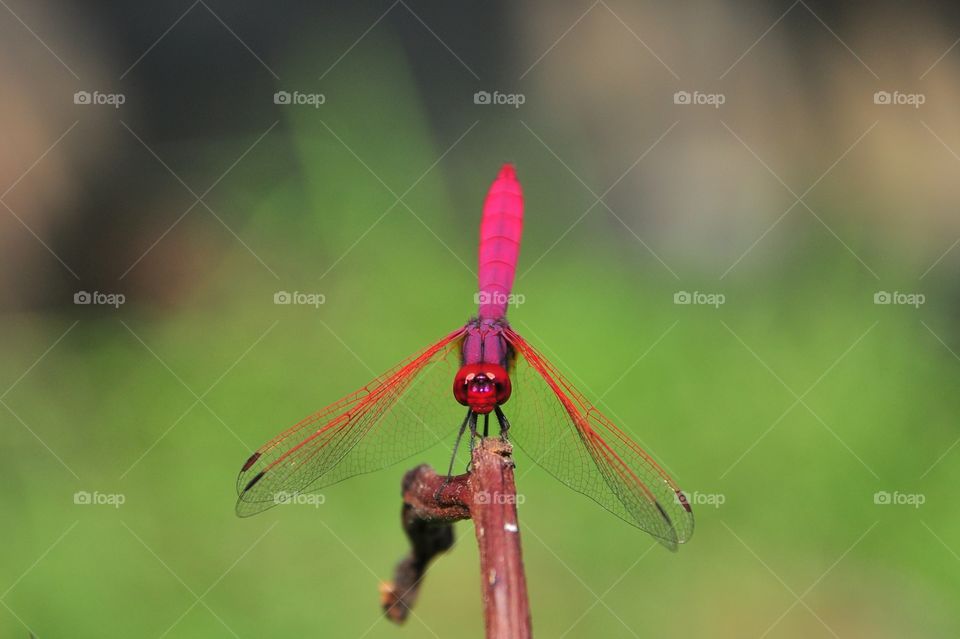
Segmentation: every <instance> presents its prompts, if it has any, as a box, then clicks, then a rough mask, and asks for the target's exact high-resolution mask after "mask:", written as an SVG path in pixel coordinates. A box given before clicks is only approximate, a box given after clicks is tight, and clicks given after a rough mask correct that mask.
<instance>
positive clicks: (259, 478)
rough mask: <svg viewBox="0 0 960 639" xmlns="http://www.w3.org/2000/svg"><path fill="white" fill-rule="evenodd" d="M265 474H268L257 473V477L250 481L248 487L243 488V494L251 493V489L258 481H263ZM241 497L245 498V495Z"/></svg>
mask: <svg viewBox="0 0 960 639" xmlns="http://www.w3.org/2000/svg"><path fill="white" fill-rule="evenodd" d="M265 472H266V471H263V470H261V471H260V472H259V473H257V474H256V475H254V476H253V479H251V480H250V481H248V482H247V485H246V486H244V487H243V492H244V493H246V492H247V491H249V490H250V489H251V488H253V486H254V485H255V484H256V483H257V482H258V481H260V480H261V479H263V474H264V473H265ZM241 497H243V495H241Z"/></svg>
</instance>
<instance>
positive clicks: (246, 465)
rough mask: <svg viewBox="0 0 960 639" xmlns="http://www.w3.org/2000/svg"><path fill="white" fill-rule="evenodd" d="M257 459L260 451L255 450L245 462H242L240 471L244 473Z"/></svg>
mask: <svg viewBox="0 0 960 639" xmlns="http://www.w3.org/2000/svg"><path fill="white" fill-rule="evenodd" d="M258 459H260V453H259V452H256V453H254V454H252V455H250V458H249V459H247V461H246V462H244V464H243V468H241V469H240V472H241V473H245V472H247V471H248V470H250V467H251V466H253V465H254V464H256V463H257V460H258Z"/></svg>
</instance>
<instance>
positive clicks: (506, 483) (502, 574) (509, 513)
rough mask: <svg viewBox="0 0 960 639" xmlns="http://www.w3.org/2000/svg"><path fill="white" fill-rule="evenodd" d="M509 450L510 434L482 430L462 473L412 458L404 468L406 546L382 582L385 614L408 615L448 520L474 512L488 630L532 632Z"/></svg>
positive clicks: (522, 637)
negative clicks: (442, 471)
mask: <svg viewBox="0 0 960 639" xmlns="http://www.w3.org/2000/svg"><path fill="white" fill-rule="evenodd" d="M512 452H513V451H512V449H511V447H510V444H509V443H508V442H505V441H503V440H501V439H499V438H485V439H481V440H480V442H479V444H478V445H477V446H476V447H475V448H474V450H473V455H472V461H471V466H470V467H471V472H470V473H468V474H466V475H459V476H457V477H453V478H451V479H450V481H449V482H446V483H444V477H442V476H439V475H437V474H436V473H435V472H434V471H433V469H431V468H430V467H429V466H418V467H417V468H414V469H413V470H411V471H409V472H408V473H407V474H406V475H405V476H404V478H403V515H402V517H403V529H404V531H405V532H406V533H407V537H408V538H409V539H410V547H411V550H410V554H409V555H408V556H407V557H405V558H404V559H403V560H401V561H400V563H399V564H398V565H397V568H396V573H395V577H394V581H393V582H392V583H388V584H383V585H381V588H380V594H381V605H382V607H383V610H384V612H385V613H386V614H387V617H388V618H389V619H390V620H391V621H394V622H397V623H402V622H403V621H404V620H405V619H406V618H407V615H408V613H409V611H410V609H411V608H412V607H413V605H414V603H415V602H416V598H417V593H418V591H419V587H420V584H421V582H422V581H423V577H424V574H425V573H426V569H427V565H428V564H429V563H430V561H431V560H432V559H433V558H434V557H435V556H437V555H438V554H440V553H442V552H444V551H446V550H449V549H450V547H451V546H452V545H453V523H454V522H456V521H459V520H461V519H473V522H474V529H475V531H476V535H477V543H478V545H479V548H480V575H481V585H482V588H483V607H484V618H485V619H484V621H485V623H486V628H487V638H488V639H527V638H528V637H530V634H531V633H530V608H529V603H528V601H527V583H526V577H525V576H524V572H523V559H522V555H521V551H520V531H519V527H518V521H517V507H516V502H517V491H516V486H515V485H514V481H513V458H512V457H511V454H512Z"/></svg>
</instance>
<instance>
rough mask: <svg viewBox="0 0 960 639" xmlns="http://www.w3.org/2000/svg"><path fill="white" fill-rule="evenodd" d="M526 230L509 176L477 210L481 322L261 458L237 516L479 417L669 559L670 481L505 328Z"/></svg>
mask: <svg viewBox="0 0 960 639" xmlns="http://www.w3.org/2000/svg"><path fill="white" fill-rule="evenodd" d="M522 230H523V195H522V192H521V190H520V183H519V181H518V180H517V176H516V172H515V171H514V168H513V166H511V165H505V166H504V167H503V168H502V169H501V170H500V173H499V175H497V178H496V180H494V182H493V185H492V186H491V187H490V191H489V193H488V194H487V198H486V201H485V202H484V206H483V219H482V221H481V223H480V263H479V267H480V268H479V280H480V291H479V293H478V294H477V296H476V297H477V301H478V303H479V311H478V313H477V316H476V317H475V318H473V319H471V320H470V321H469V322H467V324H466V326H463V327H462V328H458V329H457V330H455V331H453V332H452V333H450V334H448V335H446V336H445V337H443V338H441V339H440V340H439V341H438V342H436V343H435V344H433V345H432V346H429V347H428V348H426V349H424V350H423V351H421V352H419V353H417V354H416V355H413V356H412V357H410V358H408V359H407V360H405V361H403V362H401V363H400V364H398V365H397V366H395V367H394V368H393V369H391V370H389V371H387V372H386V373H384V374H383V375H381V376H379V377H377V378H376V379H374V380H373V381H372V382H370V383H369V384H367V385H366V386H364V387H363V388H361V389H360V390H358V391H356V392H354V393H353V394H351V395H348V396H346V397H344V398H343V399H341V400H340V401H338V402H336V403H334V404H331V405H330V406H327V407H326V408H324V409H322V410H321V411H319V412H317V413H314V414H313V415H311V416H309V417H307V418H306V419H304V420H303V421H301V422H300V423H298V424H296V425H295V426H293V427H292V428H290V429H289V430H287V431H285V432H283V433H281V434H279V435H277V436H276V437H274V438H273V439H272V440H270V441H269V442H267V443H266V444H264V445H263V446H262V447H260V449H258V450H257V451H256V452H255V453H253V455H251V456H250V458H249V459H248V460H247V461H246V463H245V464H244V465H243V468H242V469H241V471H240V475H239V477H238V478H237V491H238V493H239V499H238V501H237V514H239V515H240V516H242V517H245V516H249V515H253V514H256V513H258V512H261V511H263V510H266V509H268V508H270V507H271V506H273V505H275V504H277V503H280V502H282V501H283V500H285V499H287V498H289V497H291V496H293V495H296V494H298V493H301V492H305V491H313V490H317V489H319V488H323V487H325V486H329V485H331V484H333V483H336V482H338V481H341V480H343V479H346V478H348V477H352V476H354V475H359V474H361V473H367V472H371V471H374V470H379V469H381V468H384V467H386V466H389V465H392V464H394V463H397V462H399V461H401V460H403V459H406V458H408V457H411V456H413V455H416V454H418V453H420V452H422V451H424V450H426V449H427V448H430V447H431V446H433V445H434V444H436V443H438V442H444V441H449V439H447V438H449V437H452V435H453V430H454V428H455V427H456V425H457V424H458V423H459V424H460V427H459V432H458V434H457V438H456V444H455V445H454V452H455V451H456V447H457V445H458V444H459V442H460V440H461V438H462V436H463V434H464V432H465V430H466V429H467V428H468V427H469V429H470V435H471V440H470V441H471V443H472V442H473V438H474V437H476V436H477V421H478V416H480V415H482V416H483V418H484V433H483V434H484V435H485V436H486V435H487V430H488V425H489V418H490V415H491V413H492V414H493V415H494V416H495V417H496V419H497V421H498V423H499V428H500V434H501V436H503V437H507V434H508V429H509V439H510V440H511V441H513V442H514V443H516V444H517V445H519V446H520V448H521V449H523V451H524V452H525V453H526V454H527V455H528V456H529V457H530V458H531V459H532V460H533V461H535V462H536V463H537V464H538V465H540V466H541V467H542V468H544V469H545V470H546V471H547V472H549V473H550V474H552V475H553V476H554V477H556V478H557V479H559V480H560V481H561V482H563V483H564V484H566V485H567V486H569V487H570V488H572V489H574V490H576V491H578V492H580V493H583V494H584V495H587V496H588V497H591V498H592V499H594V500H595V501H597V502H598V503H599V504H600V505H601V506H603V507H605V508H606V509H607V510H609V511H611V512H612V513H614V514H615V515H617V516H619V517H620V518H622V519H624V520H625V521H627V522H628V523H630V524H632V525H634V526H637V527H638V528H641V529H642V530H645V531H647V532H648V533H650V534H651V535H653V536H654V537H656V538H657V539H658V540H659V541H660V542H661V543H663V544H664V545H665V546H667V547H668V548H670V549H671V550H675V549H676V547H677V544H678V543H683V542H685V541H687V540H688V539H689V538H690V536H691V534H692V533H693V513H692V511H691V509H690V505H689V503H688V501H687V498H686V496H685V495H684V494H683V492H681V490H680V489H679V488H678V487H677V485H676V484H675V483H674V481H673V480H672V479H671V478H670V477H669V476H668V475H667V473H666V472H664V470H663V469H662V468H661V467H660V466H659V465H657V463H656V462H655V461H653V459H651V457H650V456H649V455H648V454H647V453H646V452H644V451H643V449H641V448H640V446H638V445H637V444H636V443H634V442H633V441H632V440H631V439H630V438H629V437H628V436H627V435H626V434H625V433H624V432H623V431H622V430H620V429H619V428H617V427H616V426H614V424H613V423H612V422H611V421H610V420H609V419H607V418H606V417H604V416H603V415H602V414H601V413H600V411H599V410H597V408H596V407H595V406H594V405H593V404H591V403H590V402H589V401H588V400H587V399H586V398H585V397H584V396H583V394H581V393H580V392H579V391H578V390H577V389H575V388H574V387H573V385H572V384H571V383H570V382H569V381H568V380H567V379H566V378H565V377H563V375H561V374H560V373H559V371H557V369H556V368H555V367H554V366H553V365H552V364H551V363H550V362H548V361H547V360H546V358H544V356H543V355H542V354H541V353H540V352H539V351H538V350H537V349H535V348H534V347H533V346H531V345H530V344H529V343H528V342H527V341H526V340H525V339H523V338H522V337H521V336H520V335H519V334H517V332H516V331H514V330H513V329H512V328H510V325H509V324H508V323H507V320H506V310H507V305H508V302H509V301H510V299H511V298H510V292H511V290H512V287H513V279H514V273H515V270H516V265H517V258H518V256H519V253H520V236H521V233H522ZM451 380H452V382H453V388H452V390H453V393H452V397H451V394H450V389H451V386H450V383H451ZM508 400H512V401H511V402H510V405H509V410H510V412H511V418H512V419H513V421H514V423H515V424H516V427H515V428H513V429H511V428H510V424H509V422H508V421H507V418H506V415H505V413H504V410H503V406H504V405H505V404H506V403H507V401H508ZM464 406H466V407H467V411H466V417H463V416H462V411H463V407H464ZM451 466H452V464H451Z"/></svg>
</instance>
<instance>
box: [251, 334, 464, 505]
mask: <svg viewBox="0 0 960 639" xmlns="http://www.w3.org/2000/svg"><path fill="white" fill-rule="evenodd" d="M463 334H464V330H463V329H460V330H457V331H455V332H453V333H451V334H449V335H447V336H446V337H444V338H443V339H441V340H440V341H438V342H437V343H436V344H434V345H432V346H430V347H429V348H427V349H425V350H423V351H422V352H420V353H418V354H416V355H414V356H412V357H410V358H408V359H407V360H405V361H403V362H401V363H400V364H398V365H397V366H395V367H394V368H393V369H391V370H389V371H387V372H386V373H384V374H383V375H380V376H379V377H377V378H376V379H374V380H373V381H372V382H370V383H369V384H367V385H366V386H364V387H363V388H361V389H360V390H358V391H356V392H354V393H352V394H351V395H348V396H346V397H344V398H343V399H341V400H340V401H338V402H336V403H334V404H331V405H330V406H327V407H326V408H324V409H323V410H321V411H319V412H317V413H315V414H313V415H311V416H310V417H307V418H306V419H304V420H303V421H301V422H300V423H298V424H296V425H295V426H293V427H292V428H290V429H289V430H287V431H285V432H283V433H281V434H280V435H278V436H277V437H275V438H274V439H272V440H270V441H269V442H267V443H266V444H264V445H263V446H262V447H260V448H259V449H258V450H257V451H256V452H255V453H253V455H251V456H250V458H249V459H248V460H247V462H246V463H245V464H244V465H243V468H242V469H241V471H240V475H239V476H238V477H237V493H238V495H239V499H238V500H237V514H238V515H240V516H241V517H247V516H250V515H254V514H256V513H258V512H261V511H264V510H266V509H268V508H270V507H272V506H274V505H276V504H278V503H282V502H283V501H285V500H287V499H289V498H290V497H292V496H293V495H295V494H297V493H302V492H306V491H311V490H317V489H319V488H322V487H324V486H329V485H330V484H334V483H336V482H338V481H341V480H343V479H346V478H348V477H352V476H354V475H359V474H362V473H367V472H372V471H374V470H379V469H381V468H385V467H387V466H390V465H392V464H395V463H397V462H399V461H401V460H403V459H406V458H407V457H410V456H411V455H415V454H417V453H419V452H422V451H424V450H426V449H428V448H430V447H431V446H433V445H434V444H436V443H437V442H438V441H445V439H444V437H445V436H446V435H449V434H450V433H451V432H452V431H453V430H455V429H456V428H457V426H459V424H460V421H462V419H463V416H462V415H461V413H462V411H463V407H462V406H460V404H458V403H457V402H456V400H455V399H454V398H453V392H452V386H453V378H454V375H455V374H456V372H457V369H458V368H459V366H460V356H461V345H462V342H463Z"/></svg>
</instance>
